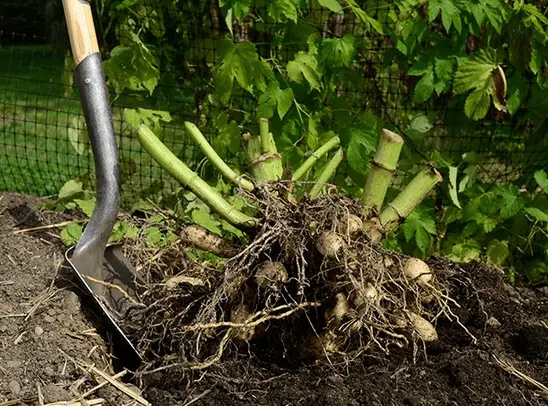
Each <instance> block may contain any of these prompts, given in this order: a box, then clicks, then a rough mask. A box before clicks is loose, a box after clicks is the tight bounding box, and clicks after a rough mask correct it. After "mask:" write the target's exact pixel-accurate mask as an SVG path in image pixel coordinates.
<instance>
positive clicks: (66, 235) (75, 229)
mask: <svg viewBox="0 0 548 406" xmlns="http://www.w3.org/2000/svg"><path fill="white" fill-rule="evenodd" d="M83 231H84V229H83V227H82V226H81V225H80V224H78V223H76V222H72V223H70V224H69V225H68V226H66V227H65V228H63V229H62V230H61V233H60V234H59V235H60V237H61V241H63V244H65V245H66V246H71V245H74V244H76V243H77V242H78V241H79V240H80V237H82V233H83Z"/></svg>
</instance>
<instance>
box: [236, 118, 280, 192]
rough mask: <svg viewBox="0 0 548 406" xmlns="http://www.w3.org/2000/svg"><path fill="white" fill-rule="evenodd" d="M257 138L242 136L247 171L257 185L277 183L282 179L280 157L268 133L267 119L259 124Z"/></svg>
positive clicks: (272, 138)
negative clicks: (244, 144) (244, 143)
mask: <svg viewBox="0 0 548 406" xmlns="http://www.w3.org/2000/svg"><path fill="white" fill-rule="evenodd" d="M259 128H260V134H259V137H255V136H252V135H250V134H244V137H243V140H244V142H246V155H247V160H248V166H249V171H250V172H251V174H252V175H253V177H254V178H255V180H256V182H257V183H259V184H260V183H265V182H272V181H277V180H280V179H281V178H282V175H283V167H282V157H281V156H280V154H279V153H278V150H277V149H276V143H275V142H274V137H273V136H272V133H270V132H269V131H268V119H266V118H261V120H260V122H259Z"/></svg>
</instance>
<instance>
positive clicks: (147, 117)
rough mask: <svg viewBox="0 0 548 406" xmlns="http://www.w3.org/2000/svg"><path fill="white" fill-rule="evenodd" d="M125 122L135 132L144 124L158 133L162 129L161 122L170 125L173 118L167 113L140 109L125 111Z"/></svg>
mask: <svg viewBox="0 0 548 406" xmlns="http://www.w3.org/2000/svg"><path fill="white" fill-rule="evenodd" d="M124 120H125V122H126V123H127V124H128V125H129V126H130V127H131V128H132V129H133V130H135V131H136V130H137V129H138V128H139V126H140V125H141V123H143V124H145V125H147V126H148V127H151V128H152V129H153V130H154V131H155V132H156V131H158V130H160V129H161V124H160V121H162V122H164V123H169V122H171V120H172V118H171V114H169V112H167V111H161V110H149V109H142V108H138V109H124Z"/></svg>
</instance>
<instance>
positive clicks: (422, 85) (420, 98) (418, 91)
mask: <svg viewBox="0 0 548 406" xmlns="http://www.w3.org/2000/svg"><path fill="white" fill-rule="evenodd" d="M433 92H434V70H433V68H430V69H429V70H428V71H427V72H426V74H425V75H424V76H423V77H422V78H421V80H419V81H418V83H417V85H416V86H415V92H414V96H415V101H417V102H419V103H421V102H424V101H426V100H428V99H429V98H430V97H432V93H433Z"/></svg>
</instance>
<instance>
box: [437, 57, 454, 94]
mask: <svg viewBox="0 0 548 406" xmlns="http://www.w3.org/2000/svg"><path fill="white" fill-rule="evenodd" d="M453 65H454V58H448V59H438V58H436V59H435V60H434V72H435V74H436V80H435V82H436V83H435V85H434V90H435V91H436V93H437V94H438V95H439V94H441V93H442V92H444V91H445V90H447V89H448V88H449V86H450V84H451V80H452V79H453Z"/></svg>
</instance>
